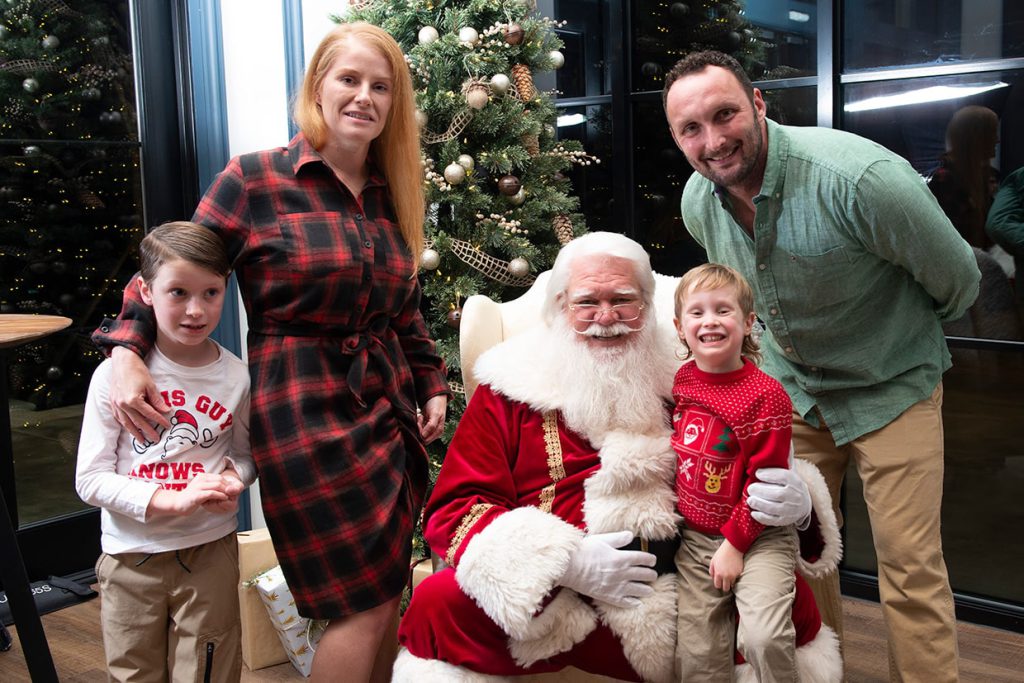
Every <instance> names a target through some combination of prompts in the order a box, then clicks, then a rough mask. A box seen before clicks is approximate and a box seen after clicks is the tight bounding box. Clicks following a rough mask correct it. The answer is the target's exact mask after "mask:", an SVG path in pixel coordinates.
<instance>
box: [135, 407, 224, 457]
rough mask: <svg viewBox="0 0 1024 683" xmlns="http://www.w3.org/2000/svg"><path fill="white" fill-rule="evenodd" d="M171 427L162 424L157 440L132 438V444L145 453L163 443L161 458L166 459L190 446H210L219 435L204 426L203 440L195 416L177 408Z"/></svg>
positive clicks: (172, 417) (138, 451)
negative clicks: (166, 428)
mask: <svg viewBox="0 0 1024 683" xmlns="http://www.w3.org/2000/svg"><path fill="white" fill-rule="evenodd" d="M170 420H171V428H170V429H168V430H166V434H165V433H164V428H163V427H162V426H158V427H157V440H156V441H149V440H146V441H142V442H140V441H138V440H137V439H132V446H133V447H134V448H135V452H136V453H145V452H146V451H148V450H149V449H150V448H151V447H153V446H154V445H156V444H158V443H161V442H162V443H163V453H161V454H160V459H161V460H166V459H167V458H169V457H172V456H174V455H175V454H176V453H180V452H182V451H187V450H188V449H190V448H193V447H195V446H196V445H199V446H200V447H202V448H209V447H210V446H212V445H213V444H214V442H216V441H217V437H216V436H214V435H213V433H212V432H211V431H210V430H209V429H206V428H204V429H203V435H202V436H203V438H202V441H200V439H199V425H198V423H197V422H196V418H195V416H193V415H192V414H191V413H190V412H188V411H187V410H176V411H174V414H173V415H172V416H171V418H170Z"/></svg>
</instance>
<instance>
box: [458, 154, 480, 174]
mask: <svg viewBox="0 0 1024 683" xmlns="http://www.w3.org/2000/svg"><path fill="white" fill-rule="evenodd" d="M455 162H456V163H457V164H458V165H459V166H461V167H462V168H464V169H466V170H467V171H472V170H473V169H474V168H475V167H476V162H475V161H473V157H471V156H469V155H468V154H460V155H459V158H458V159H456V160H455Z"/></svg>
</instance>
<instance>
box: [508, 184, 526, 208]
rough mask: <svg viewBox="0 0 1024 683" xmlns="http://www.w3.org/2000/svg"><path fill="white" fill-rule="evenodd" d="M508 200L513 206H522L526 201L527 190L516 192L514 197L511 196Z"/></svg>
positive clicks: (521, 189)
mask: <svg viewBox="0 0 1024 683" xmlns="http://www.w3.org/2000/svg"><path fill="white" fill-rule="evenodd" d="M508 200H509V201H510V202H511V203H512V204H513V206H519V205H520V204H522V203H523V202H525V201H526V190H524V189H523V188H521V187H520V188H519V192H516V193H515V194H514V195H512V196H510V197H509V198H508Z"/></svg>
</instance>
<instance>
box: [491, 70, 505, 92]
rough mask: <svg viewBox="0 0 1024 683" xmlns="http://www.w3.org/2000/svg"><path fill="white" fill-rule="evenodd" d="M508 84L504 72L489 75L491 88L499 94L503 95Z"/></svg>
mask: <svg viewBox="0 0 1024 683" xmlns="http://www.w3.org/2000/svg"><path fill="white" fill-rule="evenodd" d="M509 85H510V81H509V80H508V76H506V75H505V74H494V75H493V76H491V90H493V91H494V92H495V93H497V94H499V95H504V94H505V93H506V92H508V86H509Z"/></svg>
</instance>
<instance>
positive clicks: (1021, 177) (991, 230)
mask: <svg viewBox="0 0 1024 683" xmlns="http://www.w3.org/2000/svg"><path fill="white" fill-rule="evenodd" d="M985 232H986V233H987V234H988V237H989V238H990V239H991V240H992V241H993V242H995V243H996V244H998V245H999V246H1000V247H1002V248H1003V249H1005V250H1006V251H1007V253H1009V254H1010V255H1011V256H1013V261H1014V272H1013V274H1012V275H1011V277H1012V279H1013V280H1015V282H1016V288H1017V296H1018V297H1019V298H1024V273H1022V272H1021V266H1024V166H1022V167H1021V168H1018V169H1017V170H1016V171H1014V172H1013V173H1011V174H1009V175H1008V176H1006V178H1005V179H1004V180H1003V182H1002V184H1001V185H1000V186H999V190H998V191H997V192H996V196H995V199H994V200H993V201H992V206H991V208H990V209H989V211H988V218H987V219H986V221H985Z"/></svg>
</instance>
